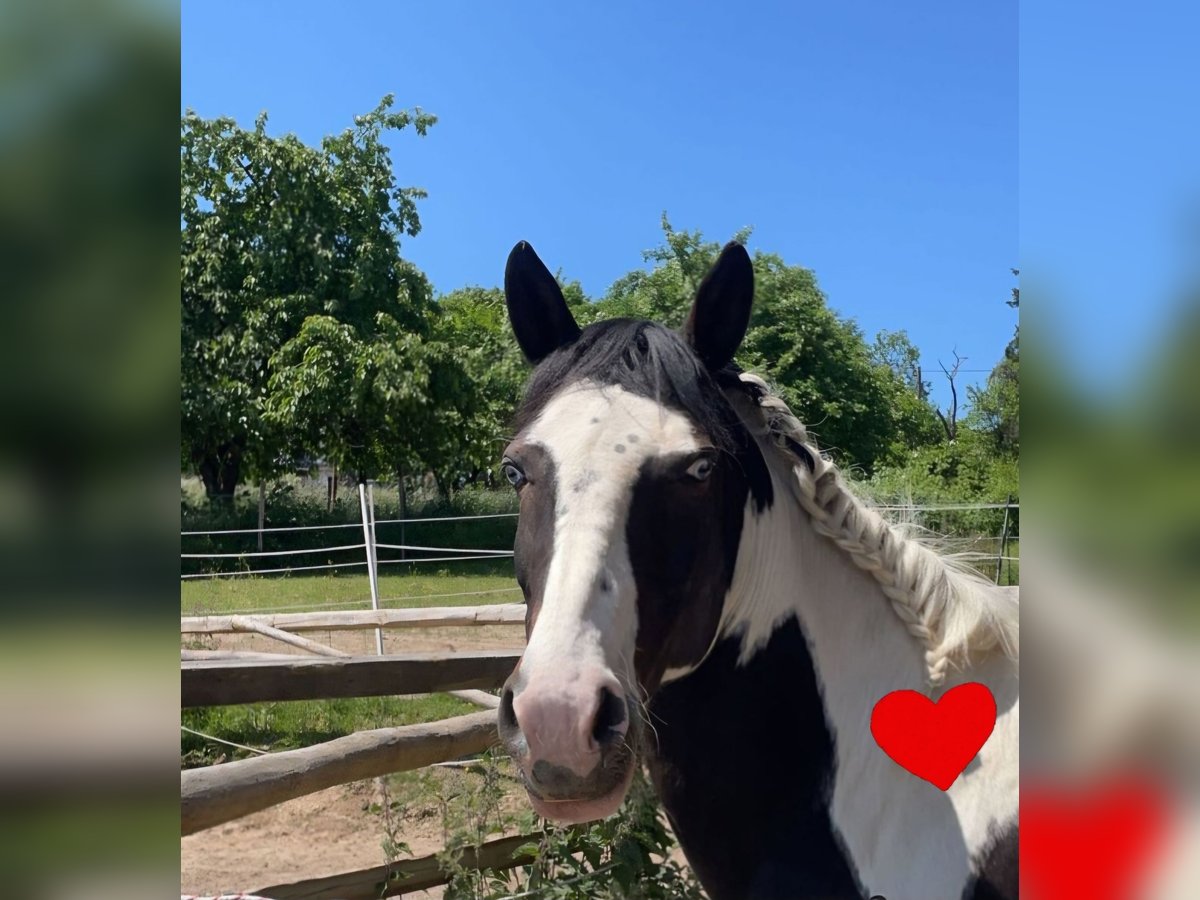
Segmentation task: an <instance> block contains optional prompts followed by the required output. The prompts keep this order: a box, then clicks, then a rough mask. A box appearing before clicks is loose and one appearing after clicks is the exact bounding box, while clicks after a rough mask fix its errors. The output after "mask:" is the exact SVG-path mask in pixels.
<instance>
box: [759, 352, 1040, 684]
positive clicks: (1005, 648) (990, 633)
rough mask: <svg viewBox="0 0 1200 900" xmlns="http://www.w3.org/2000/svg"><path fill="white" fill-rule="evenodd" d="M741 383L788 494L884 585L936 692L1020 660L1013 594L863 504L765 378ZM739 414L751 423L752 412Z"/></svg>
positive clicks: (819, 528) (816, 526)
mask: <svg viewBox="0 0 1200 900" xmlns="http://www.w3.org/2000/svg"><path fill="white" fill-rule="evenodd" d="M738 379H739V381H740V385H739V387H741V388H742V389H743V390H744V392H745V393H746V395H748V396H749V397H750V398H751V399H752V400H753V401H754V404H755V407H754V408H752V409H751V410H750V414H751V415H753V414H755V412H757V415H758V416H760V417H761V420H760V421H759V422H746V425H748V426H750V427H751V430H752V431H754V432H755V433H756V434H758V435H760V436H762V437H766V438H768V439H769V443H770V444H771V446H772V447H773V449H774V450H775V451H776V452H777V453H779V454H781V455H782V456H783V457H784V459H785V460H786V461H787V462H788V463H790V471H791V474H792V478H790V479H789V482H790V483H789V485H788V486H789V487H790V488H791V490H792V494H793V495H794V497H795V499H796V500H797V502H798V503H799V504H800V506H801V508H803V509H804V511H805V512H806V513H807V514H808V516H809V518H810V519H811V521H812V526H813V528H814V529H815V530H816V532H817V533H818V534H820V535H822V536H823V537H826V538H828V539H829V540H830V541H832V542H833V543H834V544H835V545H837V547H838V548H840V549H841V550H842V551H843V552H844V553H846V555H847V556H849V558H850V559H851V560H852V561H853V562H854V564H855V565H856V566H858V567H859V568H860V569H862V570H863V571H865V572H868V573H869V574H870V575H871V576H872V577H873V578H874V579H875V580H876V581H877V582H878V583H879V586H880V588H881V589H882V590H883V593H884V595H885V596H886V597H887V598H888V600H889V601H890V605H891V607H892V609H893V610H894V611H895V613H896V615H897V616H899V617H900V620H901V621H902V622H903V623H904V625H905V627H906V628H907V629H908V631H909V633H910V634H912V635H913V637H915V638H916V639H917V640H918V641H920V642H921V645H922V646H923V647H924V648H925V664H926V666H927V669H928V678H929V682H930V684H932V685H938V684H941V683H942V682H943V681H944V680H945V678H946V675H947V672H948V669H949V668H950V667H951V666H954V667H957V668H965V667H966V666H967V664H968V663H969V661H970V660H972V659H974V658H977V657H978V656H981V655H985V654H988V653H994V652H1004V653H1006V654H1008V655H1009V656H1010V657H1012V658H1014V659H1015V658H1017V656H1018V653H1019V625H1018V606H1017V602H1016V601H1015V600H1014V599H1011V598H1010V596H1009V593H1008V592H1006V591H1003V590H998V589H997V588H996V586H995V585H993V584H992V583H991V582H989V581H987V580H985V579H984V578H983V576H981V575H980V574H979V573H978V572H975V571H974V570H972V569H969V568H968V567H967V566H966V565H965V563H962V562H960V561H957V560H952V559H948V558H946V557H944V556H942V555H940V554H939V553H937V552H936V551H934V550H933V549H932V548H930V547H928V546H926V545H925V544H923V543H921V542H920V541H918V540H917V539H916V538H915V537H913V536H912V535H909V534H905V533H904V531H903V530H902V529H901V528H900V527H898V526H896V525H893V524H892V523H890V522H889V521H887V520H886V519H885V518H884V517H883V516H882V515H881V514H880V513H879V511H878V510H876V509H874V508H872V507H871V506H869V505H867V504H866V503H865V502H863V501H862V500H861V499H859V498H858V497H857V496H856V495H855V494H854V493H853V492H852V491H851V490H850V488H849V486H848V485H847V484H846V482H845V480H844V479H843V478H842V476H841V473H840V472H839V471H838V469H837V467H836V466H835V465H834V464H833V463H832V462H831V461H830V460H829V459H827V458H826V457H824V456H822V455H821V452H820V449H819V448H818V447H817V446H816V444H815V443H814V442H813V441H812V440H811V439H810V438H809V436H808V431H807V429H806V428H805V427H804V425H803V424H802V423H801V422H800V420H799V419H797V418H796V416H795V415H794V414H793V413H792V411H791V410H790V409H788V407H787V404H786V403H784V402H783V400H782V399H780V398H779V397H777V396H775V395H774V394H772V393H771V391H770V389H769V387H768V386H767V383H766V382H765V381H764V380H763V379H762V378H759V377H758V376H757V375H751V374H749V373H740V374H739V375H738ZM737 407H738V409H739V411H741V414H742V415H743V416H745V415H747V413H746V405H745V404H737ZM755 426H757V427H755Z"/></svg>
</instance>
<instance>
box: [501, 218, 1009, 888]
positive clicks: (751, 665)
mask: <svg viewBox="0 0 1200 900" xmlns="http://www.w3.org/2000/svg"><path fill="white" fill-rule="evenodd" d="M504 287H505V294H506V300H507V305H508V311H509V317H510V320H511V322H512V327H513V330H514V332H515V334H516V338H517V341H518V343H519V344H520V346H521V349H522V350H523V352H524V353H525V356H526V357H527V358H528V359H529V361H530V362H532V363H533V364H534V370H533V373H532V376H531V378H530V381H529V384H528V387H527V390H526V394H525V397H524V400H523V402H522V404H521V406H520V409H519V412H518V414H517V421H516V431H515V434H516V437H515V438H514V439H513V440H512V442H511V443H510V444H509V445H508V447H507V448H506V449H505V451H504V457H503V462H502V471H503V473H504V475H505V477H506V478H507V479H508V480H509V481H510V482H511V483H512V484H513V485H514V487H515V488H516V490H517V493H518V495H519V497H520V519H519V523H518V526H517V536H516V544H515V553H516V559H515V562H516V574H517V581H518V583H519V584H520V586H521V589H522V591H523V592H524V595H525V600H526V603H527V613H526V636H527V639H528V642H527V645H526V648H525V652H524V654H523V655H522V657H521V660H520V662H519V663H518V665H517V667H516V669H515V670H514V672H513V674H512V676H511V677H510V678H509V679H508V681H507V683H506V684H505V687H504V691H503V694H502V697H501V703H500V708H499V713H498V715H499V730H500V735H501V738H502V740H503V742H504V744H505V745H506V747H507V749H508V751H509V752H510V753H511V755H512V756H513V758H514V760H515V761H516V762H517V764H518V766H519V768H520V771H521V775H522V778H523V780H524V783H525V786H526V789H527V791H528V794H529V799H530V802H531V804H532V805H533V808H534V809H535V810H536V811H537V812H538V813H539V814H540V815H542V816H545V817H546V818H549V819H554V820H557V821H561V822H583V821H588V820H592V819H597V818H601V817H604V816H607V815H610V814H612V813H613V812H615V811H616V810H617V808H618V806H619V805H620V803H621V800H622V798H623V797H624V795H625V792H626V790H627V789H628V787H629V784H630V781H631V779H632V777H633V774H634V769H635V767H636V766H638V765H640V764H641V762H645V763H646V764H647V766H648V768H649V771H650V775H651V778H652V781H653V783H654V786H655V790H656V792H657V793H658V796H659V798H660V799H661V801H662V803H663V806H664V808H665V810H666V812H667V815H668V818H669V821H670V823H671V826H672V827H673V828H674V830H675V833H676V834H677V836H678V838H679V842H680V844H681V846H682V848H683V852H684V854H685V855H686V857H687V860H688V862H689V864H690V865H691V866H692V868H693V870H694V871H695V872H696V873H697V875H698V876H699V878H700V881H701V883H702V884H703V886H704V888H705V890H706V891H707V892H708V894H709V896H710V897H712V898H713V900H726V898H738V900H741V898H779V900H810V898H811V900H815V898H822V900H834V898H837V900H841V898H857V900H862V898H867V897H872V896H880V897H884V898H886V900H960V898H965V900H971V898H974V900H984V898H1013V897H1016V896H1017V802H1018V732H1017V721H1018V664H1017V656H1018V651H1017V647H1018V617H1017V604H1016V601H1015V600H1013V599H1010V596H1009V592H1006V591H1004V590H1002V589H997V588H996V587H994V586H993V585H991V584H990V583H988V582H986V581H984V580H983V579H982V578H981V577H978V576H977V575H975V574H973V573H971V572H969V571H966V570H965V567H964V566H961V565H955V564H953V563H952V562H951V561H950V560H947V559H945V558H943V557H942V556H940V555H939V554H937V553H936V552H935V551H933V550H932V549H930V548H929V547H927V546H925V545H923V544H922V543H920V542H918V541H917V540H916V539H914V538H913V537H911V536H909V535H908V534H906V533H905V532H904V531H902V530H900V529H899V528H897V527H895V526H893V525H890V524H889V523H888V522H886V521H885V520H884V519H883V518H882V517H881V516H880V515H879V514H878V513H877V512H876V511H874V510H873V509H871V508H870V507H869V506H867V505H866V504H865V503H863V502H862V501H860V500H859V499H858V498H857V497H855V496H854V494H853V493H851V491H850V490H849V489H848V487H847V486H846V484H845V482H844V480H843V479H842V477H841V476H840V475H839V473H838V470H837V469H836V467H835V466H834V465H833V464H832V463H831V462H830V461H829V460H828V459H827V458H826V457H825V456H823V455H822V454H821V452H820V451H819V450H818V449H817V447H816V446H815V444H814V443H813V442H812V441H811V440H810V439H809V437H808V435H807V433H806V431H805V429H804V426H803V425H802V424H801V423H800V422H799V421H798V420H797V419H796V417H795V416H794V415H792V413H791V412H790V411H789V410H788V408H787V406H786V405H785V404H784V403H783V401H782V400H780V399H779V398H778V397H776V396H774V395H773V394H772V393H771V391H770V390H769V388H768V387H767V385H766V383H765V382H764V381H763V380H762V379H760V378H758V377H755V376H753V375H750V374H747V373H743V372H741V371H740V370H739V369H738V368H737V367H735V366H734V365H733V363H732V360H733V356H734V353H735V352H736V351H737V348H738V346H739V345H740V343H741V341H742V338H743V336H744V335H745V331H746V328H747V325H748V323H749V319H750V308H751V304H752V301H753V296H754V274H753V268H752V264H751V260H750V257H749V255H748V254H747V253H746V250H745V249H744V248H743V247H741V246H740V245H738V244H730V245H728V246H727V247H725V248H724V250H723V251H722V253H721V255H720V257H719V258H718V260H717V261H716V263H715V265H714V266H713V268H712V270H711V271H710V272H709V273H708V275H707V276H706V278H705V280H704V282H703V283H702V284H701V285H700V287H699V289H698V291H697V294H696V297H695V301H694V304H693V306H692V309H691V312H690V314H689V316H688V319H687V323H686V325H685V326H684V328H683V329H682V332H675V331H673V330H670V329H668V328H665V327H663V326H661V325H658V324H654V323H651V322H644V321H635V320H630V319H613V320H609V321H604V322H598V323H596V324H593V325H590V326H589V327H587V328H585V329H582V330H581V329H580V328H579V326H578V325H577V324H576V323H575V321H574V318H573V317H572V315H571V313H570V311H569V309H568V308H567V304H566V302H565V301H564V299H563V295H562V292H561V290H560V289H559V286H558V284H557V282H556V281H555V279H554V277H553V276H552V275H551V274H550V272H549V271H548V270H547V269H546V267H545V266H544V265H543V264H542V262H541V260H540V259H539V258H538V257H537V255H536V254H535V253H534V251H533V249H532V248H531V247H530V246H529V245H528V244H526V243H524V242H522V243H520V244H518V245H517V246H516V247H515V248H514V249H513V251H512V253H511V255H510V256H509V260H508V265H507V269H506V272H505V278H504ZM964 682H981V683H983V684H984V685H986V686H987V687H988V688H989V689H990V691H991V693H992V695H993V697H994V698H995V701H996V705H997V720H996V725H995V728H994V730H993V731H992V734H991V736H990V737H989V738H988V739H987V741H986V743H985V744H984V745H983V747H982V749H981V750H980V751H979V753H978V755H977V756H976V757H975V758H974V759H973V760H972V761H971V762H970V764H969V765H968V766H967V768H966V769H965V771H963V773H962V774H961V775H960V776H959V777H958V778H957V779H956V780H955V781H954V782H953V784H952V785H951V786H950V787H949V789H948V790H945V791H943V790H940V789H939V788H937V787H935V786H934V785H932V784H930V783H928V782H926V781H923V780H921V779H919V778H917V777H916V776H914V775H913V774H910V773H909V772H908V771H905V770H904V769H902V768H901V767H900V766H899V765H897V764H896V763H895V762H893V761H892V760H891V759H890V758H888V756H886V755H885V754H884V752H883V751H882V750H881V749H880V747H879V746H878V745H877V744H876V743H875V741H874V740H873V738H872V735H871V732H870V720H871V713H872V709H873V707H874V705H875V703H876V702H877V701H878V700H879V699H880V698H882V697H883V696H884V695H886V694H888V693H890V692H892V691H895V690H899V689H911V690H916V691H920V692H923V693H925V694H926V695H928V696H930V697H931V698H932V699H934V700H937V699H938V698H939V697H940V695H941V694H942V693H943V692H945V691H946V690H948V689H950V688H952V687H954V686H956V685H958V684H962V683H964Z"/></svg>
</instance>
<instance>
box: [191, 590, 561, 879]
mask: <svg viewBox="0 0 1200 900" xmlns="http://www.w3.org/2000/svg"><path fill="white" fill-rule="evenodd" d="M523 623H524V608H523V607H522V606H520V605H516V604H511V603H510V604H489V605H482V606H472V607H429V608H409V609H383V610H371V611H322V612H315V613H292V614H264V615H244V614H236V615H206V616H184V617H181V620H180V633H181V636H183V637H184V638H189V637H190V638H195V637H196V636H212V635H235V634H252V635H256V636H259V637H261V638H266V639H268V640H270V641H273V642H275V643H276V644H277V645H278V648H279V651H280V652H264V651H258V650H220V649H213V650H201V649H189V648H184V649H181V662H180V702H181V706H182V707H184V708H188V707H194V706H220V705H231V704H242V703H254V702H263V701H287V700H325V699H334V698H347V697H367V696H383V695H389V696H390V695H420V694H428V693H450V694H452V695H453V696H455V697H457V698H458V699H460V700H466V701H468V702H470V703H473V704H474V705H476V706H478V707H480V711H478V712H475V713H469V714H466V715H460V716H454V717H452V718H448V719H444V720H440V721H434V722H426V723H421V724H414V725H404V726H396V727H391V728H379V729H372V730H367V731H359V732H356V733H353V734H350V735H347V736H345V737H341V738H337V739H334V740H331V741H326V742H323V743H320V744H317V745H314V746H310V747H304V748H300V749H295V750H284V751H279V752H274V753H267V754H261V755H256V756H253V757H251V758H248V759H241V760H236V761H232V762H224V763H220V764H217V765H210V766H205V767H201V768H194V769H185V770H183V771H181V773H180V831H181V835H192V834H195V833H197V832H200V831H203V830H205V829H210V828H215V827H217V826H220V825H223V824H225V823H228V822H231V821H233V820H235V819H238V818H241V817H244V816H247V815H250V814H253V813H255V812H259V811H262V810H266V809H269V808H271V807H274V806H277V805H279V804H282V803H286V802H287V801H289V800H294V799H296V798H300V797H305V796H308V795H312V794H314V793H317V792H319V791H323V790H325V789H328V788H332V787H336V786H341V785H348V784H352V783H354V782H361V781H364V780H367V779H373V778H379V777H382V776H385V775H390V774H392V773H396V772H405V771H412V770H417V769H423V768H426V767H429V766H434V765H437V764H440V763H447V762H453V761H456V760H460V759H463V758H466V757H471V756H474V755H477V754H479V753H481V752H483V751H485V750H487V749H488V748H489V747H491V746H493V745H494V744H495V739H496V738H495V714H494V712H492V710H493V709H494V708H495V707H496V705H498V703H499V700H498V698H497V697H496V696H495V695H494V694H492V693H489V691H491V690H495V689H497V688H499V687H500V686H501V685H502V684H503V682H504V680H505V678H507V677H508V675H509V673H510V672H511V671H512V668H513V666H514V665H515V663H516V661H517V659H518V658H519V657H520V650H519V649H517V648H513V649H497V650H489V649H477V650H461V651H456V652H420V651H415V652H407V653H388V654H385V655H383V656H358V655H353V654H350V653H348V652H346V651H344V650H340V649H338V648H336V647H334V646H331V643H332V641H330V642H326V643H322V642H319V641H316V640H312V639H311V638H310V637H305V636H303V635H302V634H301V632H308V633H309V634H311V633H313V632H326V633H328V634H330V635H332V634H335V633H339V632H352V631H363V630H371V629H376V628H379V629H385V630H389V631H398V632H401V633H402V632H403V630H405V629H408V630H411V629H418V628H446V627H454V628H460V629H462V630H463V631H464V632H466V633H468V634H469V632H470V631H471V629H472V627H478V626H505V627H507V628H510V629H511V630H512V633H513V635H514V641H515V642H516V643H517V644H519V643H520V641H521V638H522V636H523V635H522V632H521V630H520V626H522V625H523ZM468 641H469V637H468ZM536 837H537V835H532V836H531V835H525V834H521V835H507V836H503V837H499V838H494V839H492V840H489V841H487V842H485V843H484V844H483V845H482V846H480V847H478V848H474V849H467V850H464V851H462V852H461V853H459V855H458V856H459V864H461V865H463V866H466V867H473V868H489V869H503V868H506V867H512V866H517V865H520V864H522V863H524V862H528V861H529V857H528V856H527V855H521V854H516V853H515V851H516V850H517V849H518V848H520V847H521V846H522V845H525V844H527V843H528V842H529V841H530V840H531V839H534V840H536ZM447 877H448V876H447V875H446V873H445V872H444V871H443V867H442V865H441V864H440V863H439V861H438V858H437V854H427V855H423V856H418V857H415V858H412V859H404V860H401V861H397V862H392V863H388V864H384V865H379V866H373V867H370V868H365V869H359V870H349V871H342V872H336V873H333V874H330V875H326V876H322V877H318V878H305V879H301V880H295V881H285V882H279V883H275V882H271V883H264V884H263V885H258V886H255V885H239V886H238V888H239V889H242V890H246V891H248V892H250V893H253V894H258V895H263V896H267V897H271V898H276V900H288V898H308V900H322V898H330V900H332V898H348V900H349V898H363V900H366V898H375V897H380V896H396V895H401V894H410V893H414V892H417V891H422V890H426V889H428V888H431V887H435V886H437V885H440V884H444V883H445V882H446V880H447Z"/></svg>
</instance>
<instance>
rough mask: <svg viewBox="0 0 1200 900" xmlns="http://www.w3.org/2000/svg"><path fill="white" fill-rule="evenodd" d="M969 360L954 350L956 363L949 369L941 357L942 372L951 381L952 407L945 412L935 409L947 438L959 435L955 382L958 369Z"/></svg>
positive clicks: (950, 438)
mask: <svg viewBox="0 0 1200 900" xmlns="http://www.w3.org/2000/svg"><path fill="white" fill-rule="evenodd" d="M966 361H967V357H965V356H959V355H958V351H957V350H955V351H954V365H953V366H952V367H951V368H949V369H947V368H946V366H945V364H944V363H943V362H942V361H941V360H940V359H939V360H938V366H939V367H940V368H941V370H942V374H944V375H945V376H946V380H947V381H949V382H950V409H948V410H947V411H946V414H943V413H942V411H941V410H940V409H935V410H934V412H936V413H937V415H938V418H939V419H941V420H942V427H943V428H944V429H945V430H946V440H947V441H953V440H955V439H956V438H957V437H958V387H957V386H956V385H955V383H954V379H955V378H957V377H958V370H959V369H960V368H961V367H962V364H963V363H965V362H966Z"/></svg>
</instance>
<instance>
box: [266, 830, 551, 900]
mask: <svg viewBox="0 0 1200 900" xmlns="http://www.w3.org/2000/svg"><path fill="white" fill-rule="evenodd" d="M539 838H540V835H538V834H534V835H515V836H512V838H499V839H497V840H491V841H487V842H486V844H484V845H481V846H480V847H467V848H464V850H462V851H461V852H460V853H458V864H460V865H462V866H464V868H467V869H512V868H515V866H518V865H524V864H527V863H530V862H533V857H530V856H528V854H522V853H517V852H516V851H517V850H520V848H521V846H522V845H524V844H529V842H536V840H538V839H539ZM448 881H449V876H448V875H446V872H445V871H443V869H442V865H440V863H439V860H438V858H437V856H427V857H419V858H416V859H404V860H402V862H398V863H392V864H391V865H377V866H374V868H372V869H364V870H361V871H356V872H342V874H340V875H329V876H326V877H323V878H308V880H306V881H299V882H294V883H290V884H274V886H271V887H269V888H262V889H258V890H254V892H252V893H254V894H259V895H262V896H269V898H271V900H328V898H337V900H377V899H378V898H382V896H396V895H397V894H410V893H413V892H416V890H428V889H430V888H433V887H437V886H438V884H445V883H446V882H448Z"/></svg>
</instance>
